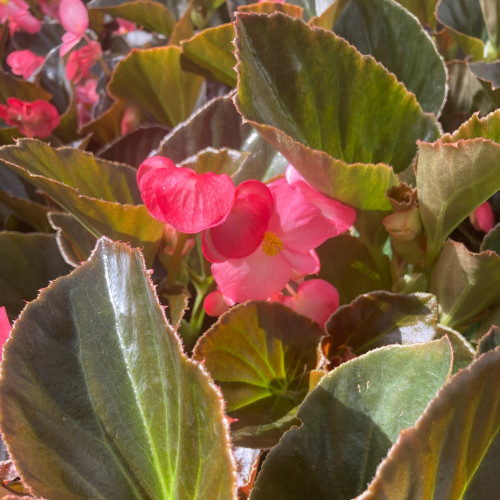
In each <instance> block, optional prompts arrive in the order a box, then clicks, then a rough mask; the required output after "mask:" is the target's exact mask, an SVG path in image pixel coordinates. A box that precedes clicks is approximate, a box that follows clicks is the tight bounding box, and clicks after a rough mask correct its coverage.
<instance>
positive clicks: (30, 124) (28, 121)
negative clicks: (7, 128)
mask: <svg viewBox="0 0 500 500" xmlns="http://www.w3.org/2000/svg"><path fill="white" fill-rule="evenodd" d="M0 118H2V119H3V120H5V123H7V125H13V126H15V127H17V128H18V129H19V132H21V134H23V135H25V136H26V137H40V138H42V139H43V138H45V137H48V136H49V135H50V134H52V131H53V130H54V129H55V128H56V127H57V126H58V125H59V115H58V113H57V109H56V108H55V107H54V106H53V105H52V104H50V103H49V102H47V101H42V100H38V101H35V102H26V101H21V100H19V99H16V98H15V97H9V98H8V99H7V105H5V104H0Z"/></svg>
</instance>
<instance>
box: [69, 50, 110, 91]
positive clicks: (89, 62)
mask: <svg viewBox="0 0 500 500" xmlns="http://www.w3.org/2000/svg"><path fill="white" fill-rule="evenodd" d="M101 57H102V51H101V45H100V44H99V43H98V42H90V43H89V44H87V45H85V47H82V48H81V49H79V50H74V51H73V52H72V53H71V54H70V55H69V58H68V63H67V64H66V77H67V78H68V80H70V81H72V82H73V83H78V82H80V81H81V80H82V79H84V78H89V77H90V69H91V68H92V66H94V64H95V63H96V62H97V61H98V60H99V59H100V58H101Z"/></svg>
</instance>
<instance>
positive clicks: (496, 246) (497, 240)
mask: <svg viewBox="0 0 500 500" xmlns="http://www.w3.org/2000/svg"><path fill="white" fill-rule="evenodd" d="M480 250H481V252H484V251H485V250H493V251H494V252H496V253H497V254H498V255H500V224H497V225H496V226H495V227H494V228H493V229H492V230H491V231H490V232H489V233H488V234H487V235H486V236H485V237H484V238H483V241H482V243H481V249H480Z"/></svg>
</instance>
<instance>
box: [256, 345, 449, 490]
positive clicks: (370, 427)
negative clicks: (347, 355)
mask: <svg viewBox="0 0 500 500" xmlns="http://www.w3.org/2000/svg"><path fill="white" fill-rule="evenodd" d="M450 364H451V350H450V347H449V343H448V341H447V340H446V339H442V340H437V341H434V342H428V343H425V344H416V345H411V346H391V347H385V348H381V349H378V350H376V351H373V352H369V353H368V354H366V355H364V356H362V357H360V358H357V359H354V360H352V361H350V362H348V363H345V364H343V365H342V366H340V367H338V368H337V369H335V370H334V371H333V372H331V373H330V374H328V375H327V376H326V377H324V378H323V379H322V380H321V382H320V383H319V385H318V387H316V389H314V390H313V391H312V392H311V393H310V394H309V396H308V397H307V398H306V399H305V400H304V402H303V403H302V405H301V407H300V409H299V412H298V417H299V418H300V419H301V420H302V422H303V424H302V426H301V427H300V428H292V429H291V430H289V431H288V432H287V433H286V434H285V435H284V436H283V437H282V438H281V440H280V442H279V444H278V445H277V446H276V447H275V448H273V449H272V450H271V451H270V453H269V455H268V456H267V458H266V460H265V462H264V465H263V467H262V470H261V472H260V474H259V476H258V478H257V482H256V485H255V487H254V490H253V491H252V495H251V499H252V500H262V499H266V500H267V499H269V500H282V499H283V500H284V499H286V500H295V499H296V500H304V499H314V500H331V499H333V498H335V499H339V500H343V499H345V500H350V499H352V498H354V497H355V496H356V495H358V494H360V493H362V492H363V490H364V489H365V487H366V484H367V483H368V482H369V481H370V480H371V478H372V477H373V474H374V473H375V470H376V467H377V465H378V464H379V462H380V461H381V460H382V459H383V458H384V456H385V455H386V453H387V451H388V450H389V448H390V447H391V444H392V443H394V442H395V441H396V439H397V437H398V434H399V432H400V431H401V429H404V428H406V427H410V426H412V425H414V423H415V421H416V420H417V418H418V416H419V415H420V413H421V412H422V411H423V410H424V409H425V407H426V406H427V404H428V402H429V401H430V400H431V399H432V398H433V397H434V395H435V394H436V392H437V391H438V390H439V388H440V387H441V386H442V385H443V383H444V382H446V380H447V378H448V375H449V371H450ZM415 380H418V381H419V383H418V384H415ZM389 498H391V500H392V497H389ZM418 498H426V497H418ZM443 498H444V497H443Z"/></svg>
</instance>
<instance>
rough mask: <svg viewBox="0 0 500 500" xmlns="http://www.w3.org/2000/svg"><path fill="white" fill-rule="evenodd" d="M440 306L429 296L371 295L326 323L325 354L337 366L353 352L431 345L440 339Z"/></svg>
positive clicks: (382, 293)
mask: <svg viewBox="0 0 500 500" xmlns="http://www.w3.org/2000/svg"><path fill="white" fill-rule="evenodd" d="M437 323H438V306H437V303H436V298H435V297H434V296H433V295H431V294H429V293H415V294H403V293H390V292H383V291H379V292H371V293H367V294H365V295H361V296H360V297H358V298H357V299H355V300H354V301H353V302H351V303H350V304H349V305H344V306H341V307H339V308H338V309H337V310H336V311H335V312H334V313H333V314H332V316H331V317H330V319H329V320H328V321H327V323H326V331H327V333H328V335H327V336H326V337H324V338H323V341H322V345H323V349H324V354H325V356H326V357H327V359H328V360H329V361H333V362H334V364H335V358H337V357H339V358H342V357H343V355H344V351H345V350H346V349H347V348H350V351H351V352H352V353H354V354H363V353H365V352H368V351H369V350H371V349H375V348H376V347H381V346H384V345H389V344H412V343H415V342H427V341H429V340H431V339H433V338H434V336H435V335H436V328H437Z"/></svg>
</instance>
